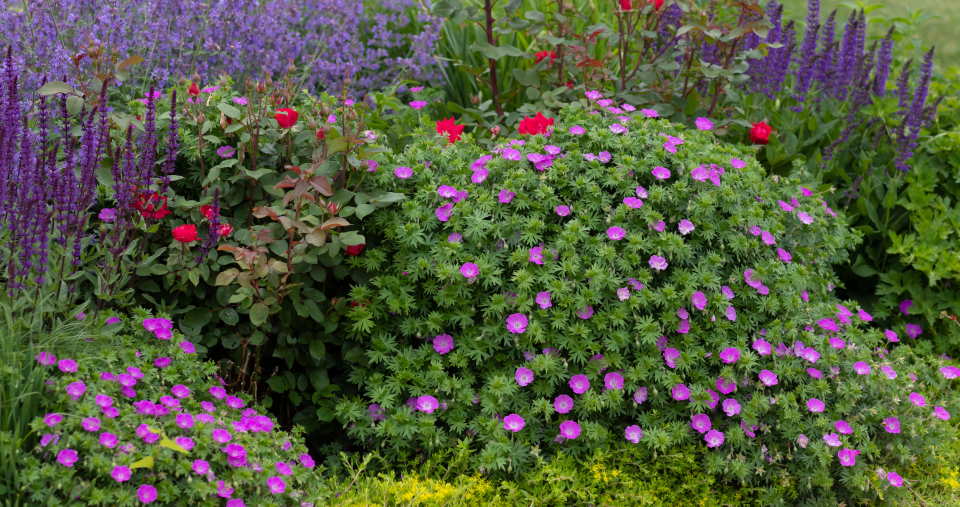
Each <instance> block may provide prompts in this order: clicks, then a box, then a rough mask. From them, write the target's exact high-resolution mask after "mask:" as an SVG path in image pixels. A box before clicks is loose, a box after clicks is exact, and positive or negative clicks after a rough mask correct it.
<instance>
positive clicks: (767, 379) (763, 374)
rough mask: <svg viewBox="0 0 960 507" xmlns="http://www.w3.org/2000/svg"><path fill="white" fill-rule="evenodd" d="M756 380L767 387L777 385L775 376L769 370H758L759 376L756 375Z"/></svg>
mask: <svg viewBox="0 0 960 507" xmlns="http://www.w3.org/2000/svg"><path fill="white" fill-rule="evenodd" d="M757 378H759V379H760V383H761V384H763V385H765V386H767V387H772V386H775V385H777V384H778V383H779V380H778V379H777V374H776V373H774V372H772V371H770V370H760V374H759V375H757Z"/></svg>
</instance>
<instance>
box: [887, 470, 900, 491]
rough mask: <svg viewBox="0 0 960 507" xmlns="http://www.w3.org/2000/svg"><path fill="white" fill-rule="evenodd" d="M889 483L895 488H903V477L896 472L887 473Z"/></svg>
mask: <svg viewBox="0 0 960 507" xmlns="http://www.w3.org/2000/svg"><path fill="white" fill-rule="evenodd" d="M887 482H888V483H890V485H891V486H893V487H895V488H899V487H901V486H903V477H900V474H898V473H896V472H887Z"/></svg>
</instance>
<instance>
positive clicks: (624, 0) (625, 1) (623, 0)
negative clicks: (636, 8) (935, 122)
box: [620, 0, 633, 11]
mask: <svg viewBox="0 0 960 507" xmlns="http://www.w3.org/2000/svg"><path fill="white" fill-rule="evenodd" d="M632 8H633V6H632V5H630V0H620V10H624V11H629V10H630V9H632Z"/></svg>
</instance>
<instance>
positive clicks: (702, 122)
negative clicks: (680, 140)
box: [693, 116, 713, 130]
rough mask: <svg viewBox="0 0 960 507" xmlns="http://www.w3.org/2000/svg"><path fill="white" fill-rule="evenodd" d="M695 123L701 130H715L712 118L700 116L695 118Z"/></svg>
mask: <svg viewBox="0 0 960 507" xmlns="http://www.w3.org/2000/svg"><path fill="white" fill-rule="evenodd" d="M693 123H694V125H696V126H697V129H699V130H713V122H712V121H710V118H704V117H702V116H700V117H698V118H697V119H696V120H694V121H693Z"/></svg>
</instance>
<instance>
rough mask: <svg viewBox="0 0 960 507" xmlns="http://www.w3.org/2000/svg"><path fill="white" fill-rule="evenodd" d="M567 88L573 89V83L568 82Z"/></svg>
mask: <svg viewBox="0 0 960 507" xmlns="http://www.w3.org/2000/svg"><path fill="white" fill-rule="evenodd" d="M567 88H570V89H571V90H572V89H573V81H567Z"/></svg>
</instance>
